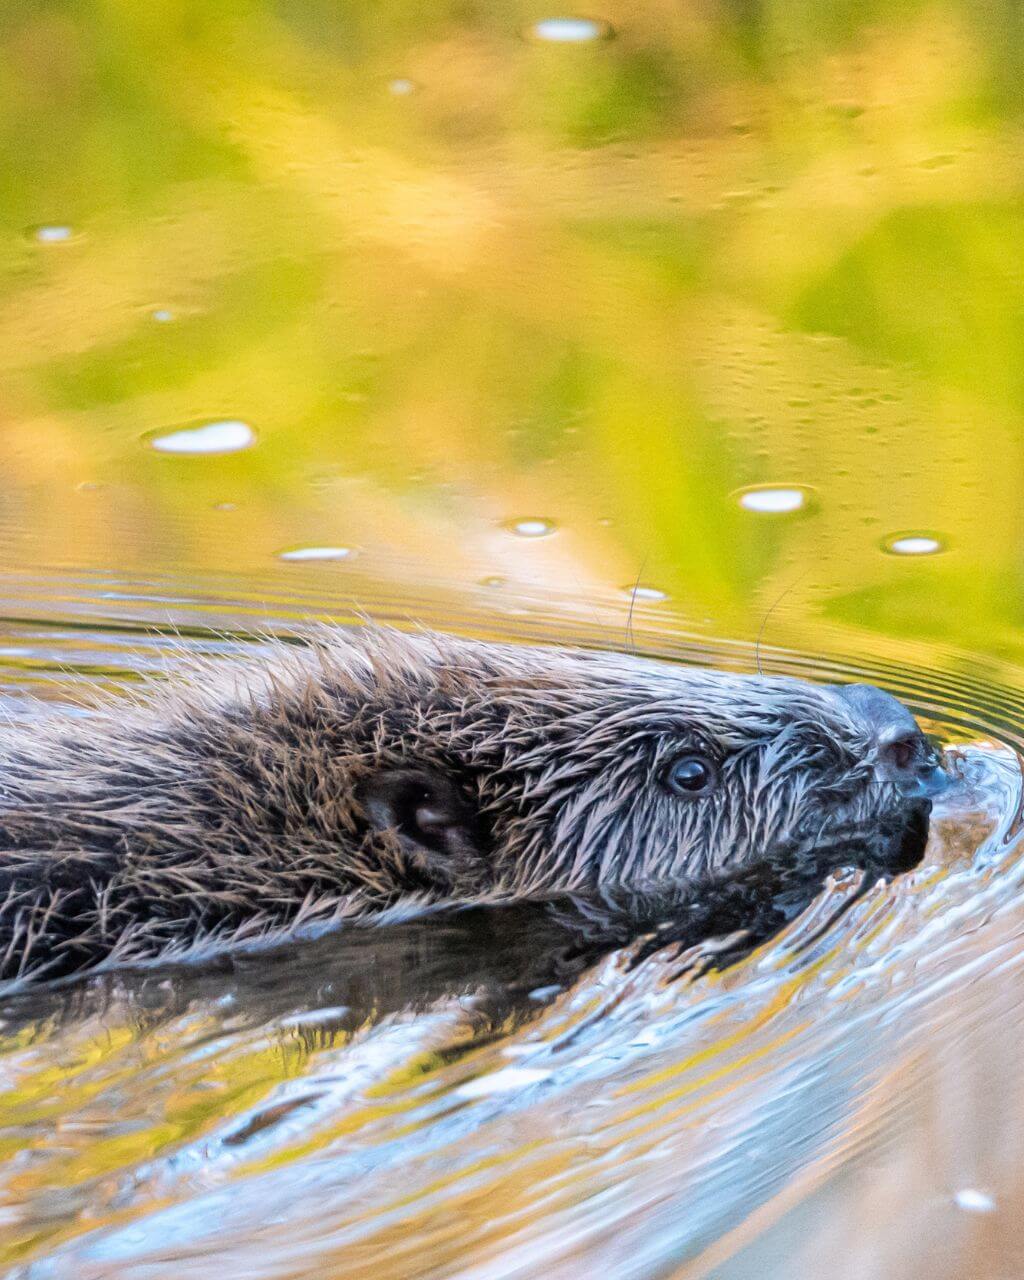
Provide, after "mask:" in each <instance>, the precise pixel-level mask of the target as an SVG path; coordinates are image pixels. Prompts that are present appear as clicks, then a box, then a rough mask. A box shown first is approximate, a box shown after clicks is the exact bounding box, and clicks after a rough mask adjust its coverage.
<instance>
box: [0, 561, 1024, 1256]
mask: <svg viewBox="0 0 1024 1280" xmlns="http://www.w3.org/2000/svg"><path fill="white" fill-rule="evenodd" d="M59 585H61V586H62V587H63V592H64V600H63V602H61V603H58V602H57V601H56V600H54V601H53V602H52V603H50V605H49V607H50V608H52V609H55V610H56V609H58V608H61V607H63V608H64V609H67V610H68V612H69V613H71V612H73V611H74V610H76V609H77V610H79V611H80V615H79V616H80V618H81V620H79V619H78V618H70V617H69V619H68V621H67V622H65V623H63V624H56V623H49V622H47V623H42V622H36V621H33V620H32V619H31V618H30V617H28V616H27V610H26V605H27V604H28V603H29V601H28V600H27V599H26V598H21V599H19V600H12V601H11V602H10V612H9V615H8V619H7V621H6V622H5V623H4V634H3V637H2V638H3V641H4V646H3V650H2V652H0V662H2V664H3V671H4V674H5V675H6V686H7V688H8V690H9V696H10V702H11V704H12V705H16V704H19V703H20V704H21V705H22V706H23V707H25V704H26V696H25V695H26V694H28V693H43V694H44V696H47V697H48V698H51V699H53V698H57V699H60V700H61V701H64V702H74V703H79V702H81V701H82V699H83V690H82V688H81V687H80V684H81V682H82V681H83V680H84V681H87V689H86V691H85V692H86V696H95V689H94V684H95V683H100V684H110V685H113V686H116V685H118V684H121V683H124V682H126V681H135V680H137V679H138V678H139V677H140V676H142V675H148V676H149V677H150V678H153V677H157V678H158V677H159V676H161V675H165V674H169V673H173V669H174V666H175V663H176V662H179V661H183V660H185V659H187V657H188V655H189V654H190V653H192V652H204V653H207V654H210V655H211V656H215V657H220V658H221V659H223V660H225V661H230V660H231V658H232V656H233V655H235V654H237V653H238V652H239V650H240V648H241V647H242V646H246V647H248V646H250V645H253V644H258V643H259V641H258V640H253V639H247V638H245V637H244V636H243V635H238V636H236V637H232V636H231V635H229V634H226V633H225V632H224V631H222V630H220V629H217V628H216V627H212V628H211V621H212V620H215V619H218V618H219V617H221V616H231V615H237V614H239V613H241V609H242V602H240V601H237V600H236V601H231V600H228V599H225V600H218V599H216V598H215V597H214V596H213V595H212V593H211V595H210V596H208V597H206V598H205V599H203V598H196V599H189V598H187V597H186V596H177V597H175V596H172V595H171V594H170V593H169V594H168V596H167V597H166V601H165V603H166V613H167V622H166V624H165V625H164V626H163V627H162V628H159V629H150V630H147V629H146V628H144V627H143V625H142V624H141V623H140V621H139V618H138V615H139V614H140V613H147V612H152V611H153V610H154V605H155V603H156V600H157V599H158V598H159V597H158V595H157V594H156V593H155V592H154V591H153V589H152V588H150V589H149V591H133V590H132V589H131V588H130V584H128V583H122V584H121V586H122V589H121V590H118V591H116V592H113V591H111V590H110V589H109V588H108V587H107V585H106V584H105V583H96V584H78V585H77V588H76V586H75V584H72V583H63V584H58V583H51V587H52V588H53V589H54V591H56V590H57V588H58V586H59ZM97 588H99V590H97ZM90 592H91V593H92V594H90ZM105 597H109V598H105ZM298 604H299V602H298V601H295V605H296V607H298ZM439 607H442V608H445V609H449V610H450V609H451V608H452V606H451V604H450V602H441V604H440V606H439ZM107 610H110V611H115V612H116V613H118V614H120V616H121V618H122V621H121V623H120V628H118V626H117V625H116V624H114V623H113V622H112V621H107V622H106V623H105V624H101V623H98V622H96V621H94V619H95V618H96V617H97V616H102V615H103V614H104V612H105V611H107ZM426 610H427V605H426V603H424V611H426ZM18 614H20V615H21V617H20V618H19V617H16V616H14V615H18ZM532 616H533V618H534V624H533V625H534V627H535V629H536V631H538V632H539V633H541V634H544V632H545V624H544V623H543V621H542V615H541V614H540V612H539V610H534V611H533V613H532ZM133 617H134V619H135V620H134V621H133V620H132V618H133ZM281 622H282V625H287V626H288V627H289V628H292V629H293V628H294V627H295V626H296V625H298V624H296V623H295V622H294V621H292V622H290V623H289V622H287V620H286V619H285V618H282V620H281ZM463 625H464V626H466V627H467V628H472V629H475V630H484V629H486V623H485V622H484V621H483V619H481V618H479V617H478V618H473V617H471V616H466V617H465V618H464V619H463ZM492 626H493V623H492ZM546 626H547V629H548V631H547V633H548V635H549V636H550V634H551V623H550V622H548V623H547V624H546ZM513 633H514V631H513ZM638 639H639V642H640V645H641V647H643V648H644V649H647V650H649V651H652V652H666V653H669V654H670V656H671V657H672V658H673V659H675V660H677V661H702V662H707V661H715V662H717V663H719V664H720V665H723V666H749V662H750V656H751V655H750V653H749V650H746V649H744V650H742V651H740V650H737V649H735V648H734V647H732V646H729V645H725V644H721V643H717V642H712V641H707V642H690V643H684V642H683V641H682V640H681V639H680V638H679V637H678V635H676V636H674V637H672V639H671V641H670V642H668V643H666V644H661V643H660V642H658V641H657V640H656V639H654V638H653V637H652V636H651V634H650V633H642V634H641V635H640V636H639V637H638ZM771 656H772V660H773V661H774V662H776V663H777V664H778V665H779V666H780V667H788V668H789V669H793V670H799V669H807V668H810V669H812V670H818V671H819V674H821V675H822V676H823V677H825V678H830V679H836V678H838V679H843V678H846V679H849V678H854V677H858V678H860V677H863V676H864V675H866V674H874V675H875V676H876V677H877V678H879V679H883V680H886V682H887V683H890V684H892V679H891V678H889V677H890V676H891V675H892V674H893V672H887V671H885V670H884V669H881V670H878V671H874V672H871V671H869V670H866V669H865V668H864V667H863V666H857V667H854V666H852V665H851V664H849V663H848V662H845V661H843V660H841V659H835V660H831V661H830V660H829V659H827V658H825V657H821V658H816V659H814V660H808V659H804V658H803V657H802V656H801V655H800V654H798V653H795V652H794V653H789V654H783V653H781V652H775V653H773V654H772V655H771ZM899 676H900V680H901V685H900V690H901V692H902V693H903V695H904V696H905V697H907V698H908V700H909V701H910V702H911V704H912V705H914V706H915V707H916V708H917V709H918V710H919V712H920V713H929V712H930V713H931V717H932V718H931V720H930V725H931V728H932V729H933V730H934V731H936V732H938V733H939V734H940V735H941V736H943V737H945V739H946V740H947V741H948V742H954V743H955V742H957V741H961V742H965V743H968V745H965V746H964V747H963V748H962V749H961V751H960V755H959V757H958V764H957V773H958V775H959V777H958V782H957V785H956V788H955V790H954V792H953V793H951V794H950V795H949V796H948V797H947V798H946V800H945V801H944V802H943V807H941V808H940V809H938V810H937V812H936V815H935V818H934V821H933V824H932V839H931V842H930V844H929V848H928V851H927V853H926V855H925V859H924V861H923V863H922V864H921V866H920V867H919V868H918V869H917V870H915V871H914V872H912V873H911V874H908V875H905V876H902V877H900V878H898V879H897V880H896V881H895V882H894V883H892V884H891V885H881V886H878V887H876V888H875V889H873V890H872V891H871V892H870V893H869V894H868V895H867V896H866V897H865V898H864V899H863V900H862V901H861V902H859V903H857V904H856V905H854V906H853V907H852V908H851V909H850V910H849V912H848V913H847V914H845V915H844V916H842V917H840V918H838V919H837V918H836V913H837V909H838V907H839V906H840V905H841V904H842V903H844V902H845V901H846V900H847V899H848V898H849V895H850V894H851V892H852V891H853V889H854V887H855V883H856V882H855V880H853V879H851V878H850V877H848V876H843V875H840V876H837V877H836V878H834V880H833V881H832V882H831V883H830V885H829V887H828V888H827V890H826V892H825V893H824V894H823V895H821V896H820V897H819V898H818V899H817V900H815V901H814V902H813V904H812V905H811V906H810V907H809V908H808V909H807V910H806V911H805V912H804V913H803V914H802V915H801V916H800V917H799V918H798V919H797V920H796V921H795V922H794V923H793V924H791V925H789V926H787V927H785V928H784V929H783V931H782V932H781V934H779V935H778V936H777V937H776V938H774V939H771V940H769V941H768V942H767V943H766V944H765V945H763V946H761V947H759V948H758V949H757V950H755V951H754V952H753V953H752V954H749V955H748V956H747V957H746V958H745V959H742V960H741V961H740V962H739V963H738V964H735V965H733V966H731V967H729V968H727V969H726V970H724V971H721V972H716V971H715V970H714V969H712V970H711V971H708V972H704V969H705V965H704V964H702V963H697V964H694V963H691V964H690V965H687V964H686V962H685V959H686V958H685V956H680V954H679V952H678V948H677V947H675V946H669V947H664V946H661V947H658V946H652V945H651V944H650V943H649V942H645V941H644V940H643V939H641V940H640V941H638V942H637V943H636V944H626V945H625V946H621V947H618V948H613V949H612V950H611V951H607V950H606V949H604V948H598V949H597V950H596V951H595V952H594V953H593V954H592V955H590V956H589V957H586V956H585V957H584V960H583V963H579V962H578V956H577V961H575V962H574V961H572V959H571V957H572V954H573V953H572V952H571V950H569V951H567V949H566V945H565V944H566V936H567V935H566V931H567V930H568V932H569V935H571V936H572V937H574V938H575V937H576V934H575V933H574V932H573V930H574V929H575V928H576V926H575V925H574V923H573V922H572V921H571V920H567V919H566V918H565V917H564V916H558V917H552V916H551V915H550V914H547V913H544V912H538V911H535V910H532V909H531V908H528V907H524V908H512V909H509V910H506V911H496V912H495V911H491V912H487V911H479V910H477V911H474V912H467V913H455V914H453V915H448V914H445V915H442V916H437V917H432V918H430V919H426V920H410V921H405V922H400V923H395V924H392V925H388V926H385V927H381V928H376V929H372V928H366V929H349V930H345V931H341V932H338V933H334V934H331V935H328V936H325V937H322V938H320V939H317V940H315V941H309V942H304V943H300V944H296V945H293V946H289V947H284V948H281V949H279V950H277V951H275V952H269V953H268V952H265V951H263V952H261V951H251V952H247V953H246V952H242V953H236V954H234V955H232V956H230V957H224V958H220V959H217V960H214V961H212V962H210V963H209V964H206V965H203V966H192V967H181V966H179V967H168V966H163V967H157V968H153V969H148V970H147V969H143V970H139V971H137V972H134V973H129V972H123V973H111V974H106V975H101V976H97V977H94V978H91V979H89V980H85V981H79V982H76V983H72V984H70V985H67V986H63V987H55V988H52V989H49V990H44V991H37V992H32V993H30V994H26V995H17V994H15V995H10V996H8V997H7V998H6V1000H5V1001H4V1003H3V1005H2V1008H0V1015H2V1018H3V1025H2V1029H0V1114H2V1115H3V1118H4V1125H5V1129H4V1133H5V1137H4V1151H3V1153H0V1198H2V1203H3V1204H4V1205H5V1206H6V1207H5V1210H4V1213H5V1218H4V1221H5V1229H4V1232H3V1235H2V1242H0V1259H2V1261H3V1265H5V1266H7V1267H8V1268H13V1269H12V1271H11V1274H12V1275H25V1276H32V1277H63V1276H66V1277H69V1278H70V1277H74V1278H75V1280H78V1278H79V1277H106V1276H111V1275H125V1276H128V1275H131V1276H139V1275H147V1276H164V1275H166V1276H171V1275H172V1274H181V1273H182V1272H184V1273H185V1274H194V1275H197V1276H199V1275H207V1274H210V1273H211V1271H212V1270H219V1271H220V1272H221V1273H223V1274H229V1275H246V1276H267V1277H271V1276H274V1277H278V1276H298V1275H318V1276H319V1275H331V1276H339V1277H340V1276H364V1275H374V1276H396V1277H398V1276H403V1277H404V1276H408V1275H414V1274H416V1275H419V1274H422V1275H427V1274H430V1275H434V1274H455V1273H457V1274H460V1275H468V1276H478V1275H479V1276H484V1275H487V1276H519V1275H536V1274H541V1273H542V1274H545V1275H554V1276H566V1277H568V1276H576V1275H580V1274H589V1273H590V1272H591V1271H592V1270H597V1269H602V1268H603V1269H606V1270H608V1271H609V1273H610V1274H615V1275H620V1274H621V1275H625V1276H632V1275H637V1276H647V1275H662V1274H678V1275H680V1276H684V1275H685V1276H690V1275H692V1276H697V1275H704V1276H710V1275H714V1276H728V1277H743V1276H747V1275H753V1274H763V1273H767V1274H769V1275H774V1274H778V1275H779V1276H782V1275H791V1274H793V1257H794V1255H796V1256H797V1258H798V1259H799V1266H798V1268H797V1269H798V1270H799V1271H800V1273H801V1274H802V1273H803V1272H804V1271H805V1270H806V1271H807V1272H808V1273H810V1272H811V1271H812V1270H814V1269H816V1268H817V1267H818V1266H819V1265H820V1263H821V1260H825V1261H826V1262H827V1265H828V1266H829V1267H831V1268H832V1269H834V1270H835V1271H836V1273H837V1274H838V1275H841V1276H851V1277H853V1276H861V1275H864V1274H872V1275H879V1276H882V1275H884V1276H887V1277H888V1276H903V1275H905V1276H907V1277H908V1280H909V1278H910V1277H912V1276H916V1275H919V1274H921V1271H920V1268H921V1267H922V1266H926V1267H927V1269H928V1270H929V1273H931V1274H944V1275H949V1276H951V1277H952V1276H961V1275H964V1274H970V1273H971V1268H972V1267H973V1266H974V1265H975V1260H977V1259H978V1258H980V1257H982V1256H987V1255H984V1250H986V1249H987V1250H989V1251H990V1253H991V1255H992V1256H993V1257H998V1256H1002V1251H1003V1250H1005V1249H1006V1248H1008V1247H1010V1244H1011V1243H1012V1239H1013V1233H1014V1231H1015V1227H1014V1226H1013V1223H1014V1221H1015V1220H1016V1206H1018V1205H1019V1203H1020V1199H1019V1197H1020V1191H1019V1190H1018V1187H1019V1177H1018V1161H1017V1158H1016V1156H1017V1152H1018V1151H1019V1141H1020V1140H1021V1138H1024V1135H1022V1134H1020V1133H1019V1132H1018V1131H1019V1125H1018V1123H1017V1118H1016V1117H1017V1116H1018V1115H1019V1114H1020V1111H1019V1108H1017V1105H1016V1100H1017V1096H1018V1094H1019V1093H1021V1091H1022V1090H1024V1076H1021V1073H1020V1070H1019V1066H1018V1060H1019V1054H1018V1053H1017V1046H1018V1044H1019V1036H1020V1033H1021V1025H1020V1024H1021V1010H1020V1007H1019V1002H1018V1001H1017V1000H1016V999H1015V997H1014V988H1015V984H1016V981H1017V979H1018V976H1019V971H1020V966H1021V956H1022V954H1024V951H1022V948H1021V945H1020V937H1021V933H1022V930H1024V915H1022V909H1021V906H1020V899H1019V892H1018V886H1019V883H1020V880H1021V876H1022V874H1024V861H1022V853H1024V848H1022V845H1021V839H1022V834H1021V832H1022V824H1021V821H1020V813H1021V809H1022V805H1024V791H1022V787H1021V773H1020V767H1019V763H1018V759H1017V756H1016V751H1017V750H1018V749H1019V747H1020V746H1021V745H1022V744H1021V743H1019V741H1018V738H1017V736H1016V735H1015V734H1014V733H1013V732H1012V731H1010V730H1008V729H1007V727H1006V725H1005V723H1003V717H1005V716H1007V715H1012V714H1013V709H1014V708H1015V707H1017V706H1018V705H1019V703H1020V701H1021V699H1022V698H1024V687H1022V688H1018V687H1016V686H1012V685H1010V684H997V683H992V682H989V683H986V682H984V681H981V680H980V679H975V680H969V679H968V678H967V677H965V676H964V675H963V674H962V673H958V672H956V671H951V673H950V674H949V675H948V676H947V675H945V674H942V673H941V672H940V670H939V669H938V665H937V664H932V666H931V667H930V668H923V669H922V668H916V667H915V666H914V665H913V664H912V663H910V662H905V663H903V664H902V665H901V667H900V668H899ZM943 704H946V705H951V706H952V705H956V706H957V708H958V710H959V714H960V716H961V718H962V719H963V721H964V723H963V724H961V725H957V724H956V723H954V722H953V721H951V720H945V719H944V718H943V717H941V716H937V715H936V714H935V709H936V707H937V706H940V705H943ZM986 716H987V719H988V724H989V726H990V727H989V728H988V729H986ZM979 736H988V737H989V741H988V742H987V743H977V739H978V738H979ZM972 743H973V744H972ZM830 921H831V923H830ZM823 927H824V928H823ZM694 954H695V953H691V960H692V959H693V957H694ZM567 957H569V959H568V960H567ZM994 1079H995V1080H998V1081H999V1088H998V1090H993V1088H992V1081H993V1080H994ZM972 1224H975V1225H973V1226H972ZM985 1224H987V1225H985ZM979 1231H983V1232H987V1233H988V1234H987V1236H986V1237H985V1241H982V1242H980V1243H979V1240H980V1237H979V1235H978V1232H979ZM986 1241H987V1242H986ZM978 1274H989V1272H987V1271H985V1270H984V1268H981V1267H979V1269H978Z"/></svg>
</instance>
